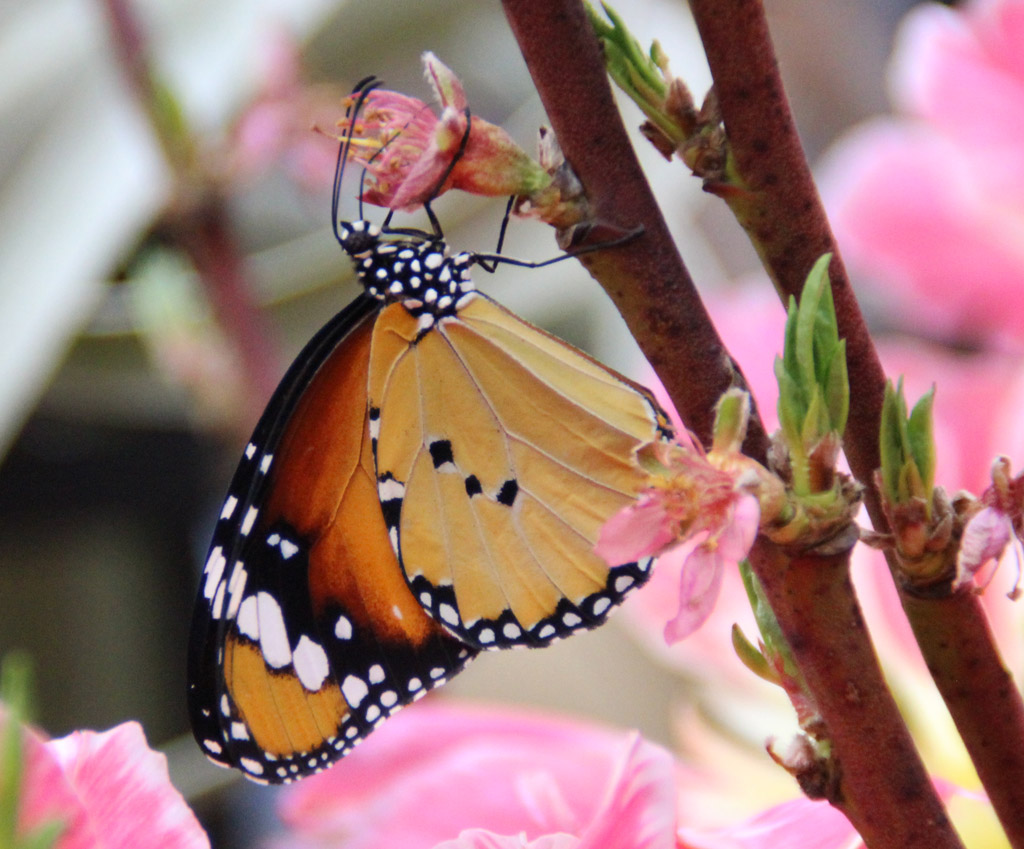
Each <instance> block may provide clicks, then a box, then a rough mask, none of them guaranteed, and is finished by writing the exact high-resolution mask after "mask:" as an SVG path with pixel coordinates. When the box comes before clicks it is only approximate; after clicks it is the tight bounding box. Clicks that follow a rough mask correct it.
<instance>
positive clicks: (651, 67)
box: [584, 3, 682, 141]
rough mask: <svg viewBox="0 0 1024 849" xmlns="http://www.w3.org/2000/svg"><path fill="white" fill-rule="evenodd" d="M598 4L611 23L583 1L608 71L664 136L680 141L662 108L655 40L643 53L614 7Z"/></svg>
mask: <svg viewBox="0 0 1024 849" xmlns="http://www.w3.org/2000/svg"><path fill="white" fill-rule="evenodd" d="M601 6H602V8H603V9H604V12H605V14H606V15H607V16H608V21H610V22H611V23H609V22H608V21H606V20H605V19H604V18H603V17H601V14H600V13H599V12H598V11H597V10H596V9H595V8H594V7H593V6H592V5H591V4H590V3H585V4H584V7H585V9H586V12H587V17H588V18H589V19H590V26H591V27H592V28H593V30H594V33H595V35H597V37H598V39H599V40H600V42H601V46H602V48H603V49H604V63H605V68H606V69H607V70H608V74H609V75H610V76H611V78H612V79H613V80H615V84H616V85H618V86H619V88H621V89H622V90H623V91H624V92H625V93H626V94H627V95H629V97H630V98H631V99H632V100H633V102H635V103H636V105H637V106H639V107H640V109H641V110H643V113H644V114H645V115H646V116H647V117H648V118H649V119H650V120H651V121H652V122H653V123H654V124H656V125H657V126H658V127H659V128H660V129H661V130H662V131H663V132H664V133H665V134H666V136H667V137H668V138H671V139H676V140H678V141H681V140H682V137H681V134H680V131H679V128H678V127H677V126H676V124H675V122H674V121H672V120H671V119H670V118H669V117H668V116H667V115H666V114H665V112H664V104H665V97H666V94H667V92H668V85H667V83H666V82H665V79H664V77H663V75H662V72H661V66H660V63H659V61H658V57H660V55H661V54H660V48H659V47H658V46H657V42H655V44H654V45H652V46H651V50H650V53H649V54H647V53H645V52H644V50H643V48H642V47H641V46H640V42H638V41H637V40H636V39H635V38H634V37H633V35H632V33H630V31H629V29H628V28H627V27H626V24H625V22H624V21H623V20H622V18H621V17H620V16H619V15H618V14H617V13H616V12H615V10H614V9H613V8H612V7H611V6H609V5H608V4H607V3H602V4H601Z"/></svg>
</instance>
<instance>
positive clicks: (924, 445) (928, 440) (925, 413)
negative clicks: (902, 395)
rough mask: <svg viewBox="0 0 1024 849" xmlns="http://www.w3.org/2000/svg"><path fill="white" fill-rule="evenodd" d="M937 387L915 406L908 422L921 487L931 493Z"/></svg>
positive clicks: (933, 484)
mask: <svg viewBox="0 0 1024 849" xmlns="http://www.w3.org/2000/svg"><path fill="white" fill-rule="evenodd" d="M934 403H935V386H934V385H932V387H931V389H929V390H928V391H927V392H926V393H925V394H924V395H922V396H921V398H920V400H919V401H918V402H917V403H916V404H915V405H914V409H913V410H912V411H911V413H910V418H909V419H908V421H907V441H908V443H909V444H910V450H911V453H912V454H913V456H914V462H915V463H916V464H917V469H918V472H919V474H920V476H921V486H922V487H924V491H925V492H927V493H930V492H931V491H932V489H934V488H935V434H934V425H933V418H932V407H933V406H934Z"/></svg>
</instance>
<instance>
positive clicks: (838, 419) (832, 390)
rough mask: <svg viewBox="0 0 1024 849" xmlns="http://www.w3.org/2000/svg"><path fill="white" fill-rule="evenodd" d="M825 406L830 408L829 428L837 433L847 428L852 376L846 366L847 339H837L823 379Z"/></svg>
mask: <svg viewBox="0 0 1024 849" xmlns="http://www.w3.org/2000/svg"><path fill="white" fill-rule="evenodd" d="M822 390H823V393H824V396H825V407H826V409H827V410H828V424H829V429H830V430H833V431H835V432H836V433H843V431H845V430H846V419H847V416H848V415H849V413H850V376H849V373H848V372H847V367H846V340H845V339H837V341H836V344H835V345H834V346H833V350H832V356H831V358H830V360H829V363H828V368H827V369H826V370H825V374H824V379H823V381H822Z"/></svg>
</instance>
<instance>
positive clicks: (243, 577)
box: [228, 560, 249, 619]
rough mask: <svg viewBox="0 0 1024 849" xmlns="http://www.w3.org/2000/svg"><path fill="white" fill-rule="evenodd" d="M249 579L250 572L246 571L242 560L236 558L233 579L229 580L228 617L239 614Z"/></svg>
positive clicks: (232, 573) (232, 617) (232, 572)
mask: <svg viewBox="0 0 1024 849" xmlns="http://www.w3.org/2000/svg"><path fill="white" fill-rule="evenodd" d="M248 579H249V574H248V573H247V572H246V571H245V567H244V566H243V565H242V561H241V560H236V561H235V568H234V569H232V570H231V580H230V581H228V619H234V618H235V616H236V615H237V613H238V605H239V603H240V602H241V601H242V593H244V592H245V584H246V582H247V581H248Z"/></svg>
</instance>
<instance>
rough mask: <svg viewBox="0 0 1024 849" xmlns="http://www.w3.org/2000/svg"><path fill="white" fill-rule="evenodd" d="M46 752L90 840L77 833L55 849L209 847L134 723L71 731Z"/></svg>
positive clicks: (164, 763) (157, 756)
mask: <svg viewBox="0 0 1024 849" xmlns="http://www.w3.org/2000/svg"><path fill="white" fill-rule="evenodd" d="M47 748H48V749H49V750H50V751H51V752H53V753H54V755H55V756H56V758H57V760H58V762H59V763H60V765H61V767H62V768H63V771H64V774H65V776H66V777H67V780H68V781H69V782H70V785H71V788H72V789H73V791H74V793H75V794H76V795H77V797H78V800H79V802H80V804H81V805H82V806H83V807H84V809H85V811H86V815H87V819H88V830H89V831H90V832H91V833H92V834H93V835H95V839H94V840H89V841H85V842H83V841H81V840H79V839H77V838H78V836H79V832H78V830H76V831H75V833H74V834H69V835H68V836H67V838H65V839H62V840H61V841H60V842H59V844H58V846H59V849H70V847H71V846H76V847H77V846H94V847H97V849H99V847H102V849H146V847H153V849H158V847H159V849H201V848H202V847H209V845H210V842H209V839H208V838H207V836H206V834H205V833H204V832H203V830H202V828H201V827H200V825H199V822H198V821H197V820H196V818H195V815H194V814H193V813H192V811H191V810H190V809H189V807H188V805H186V804H185V800H184V799H183V798H182V796H181V794H180V793H179V792H178V791H177V790H175V789H174V787H173V785H172V784H171V782H170V778H169V776H168V774H167V758H166V757H164V755H162V754H161V753H159V752H155V751H153V750H152V749H150V748H149V746H148V745H147V743H146V736H145V734H144V733H143V731H142V726H141V725H139V724H138V723H137V722H125V723H122V724H121V725H118V726H116V727H115V728H112V729H111V730H109V731H104V732H96V731H76V732H74V733H73V734H70V735H68V736H67V737H63V738H61V739H59V740H53V741H51V742H50V743H49V744H48V746H47ZM83 831H84V829H83ZM65 841H68V842H65Z"/></svg>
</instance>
